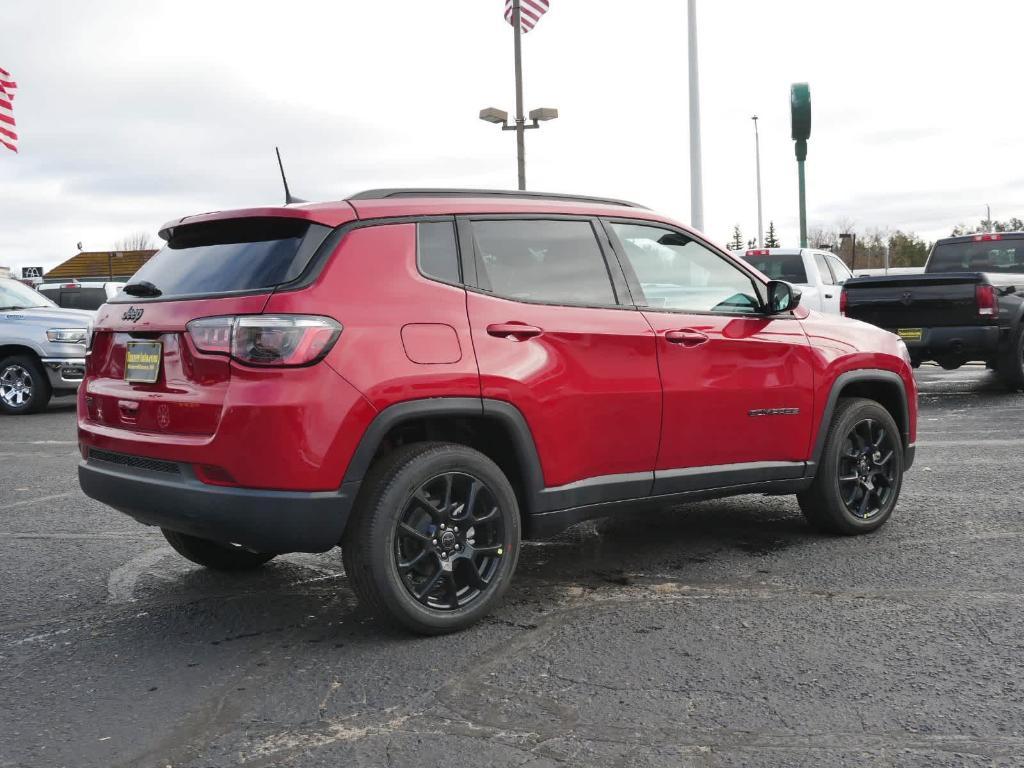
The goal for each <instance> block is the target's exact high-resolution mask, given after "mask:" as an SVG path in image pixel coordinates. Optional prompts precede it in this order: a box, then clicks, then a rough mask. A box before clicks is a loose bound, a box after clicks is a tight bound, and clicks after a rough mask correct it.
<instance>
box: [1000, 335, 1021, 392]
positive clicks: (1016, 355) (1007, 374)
mask: <svg viewBox="0 0 1024 768" xmlns="http://www.w3.org/2000/svg"><path fill="white" fill-rule="evenodd" d="M996 372H997V373H998V374H999V378H1000V379H1002V380H1003V383H1004V384H1005V385H1006V388H1007V389H1009V390H1010V391H1011V392H1016V391H1018V390H1020V389H1024V327H1022V328H1020V329H1019V330H1018V331H1017V332H1016V333H1015V334H1014V336H1013V338H1012V339H1011V340H1010V344H1009V348H1008V349H1007V350H1006V351H1005V352H1004V353H1003V356H1002V359H1001V360H1000V361H999V364H998V366H997V368H996Z"/></svg>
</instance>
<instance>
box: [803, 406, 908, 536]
mask: <svg viewBox="0 0 1024 768" xmlns="http://www.w3.org/2000/svg"><path fill="white" fill-rule="evenodd" d="M902 485H903V435H902V433H901V432H900V430H899V427H897V426H896V421H895V420H894V419H893V417H892V414H890V413H889V411H887V410H886V409H885V407H884V406H882V404H881V403H879V402H877V401H875V400H869V399H867V398H862V397H851V398H840V399H839V401H838V402H837V403H836V407H835V410H834V411H833V412H832V416H831V419H830V420H829V429H828V434H827V436H826V438H825V443H824V446H823V447H822V450H821V454H820V456H819V457H818V460H817V463H816V467H815V475H814V480H813V481H812V483H811V485H810V487H809V488H807V490H805V491H801V492H800V493H798V494H797V501H798V502H799V503H800V510H801V511H802V512H803V513H804V517H806V518H807V521H808V522H809V523H810V524H811V525H812V526H814V527H815V528H818V529H819V530H822V531H826V532H828V533H838V534H842V535H845V536H855V535H857V534H862V533H870V532H871V531H874V530H877V529H878V528H881V527H882V526H883V525H885V523H886V522H887V521H888V519H889V518H890V517H891V516H892V512H893V510H894V509H895V507H896V502H897V501H898V500H899V496H900V489H901V487H902Z"/></svg>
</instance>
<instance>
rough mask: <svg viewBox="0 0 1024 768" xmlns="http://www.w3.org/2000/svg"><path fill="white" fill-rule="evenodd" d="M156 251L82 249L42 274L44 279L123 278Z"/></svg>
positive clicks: (136, 270)
mask: <svg viewBox="0 0 1024 768" xmlns="http://www.w3.org/2000/svg"><path fill="white" fill-rule="evenodd" d="M154 253H156V251H82V252H81V253H78V254H76V255H74V256H72V257H71V258H70V259H68V260H67V261H65V262H64V263H63V264H58V265H57V266H56V267H54V268H53V269H51V270H50V271H49V272H47V273H46V275H45V276H44V277H45V279H46V280H51V279H61V278H66V279H68V280H70V279H72V278H74V279H78V280H84V279H86V278H94V279H103V278H107V279H119V278H120V279H124V278H128V277H131V276H132V275H134V274H135V273H136V272H138V271H139V267H141V266H142V265H143V264H145V263H146V262H147V261H149V258H150V256H152V255H153V254H154Z"/></svg>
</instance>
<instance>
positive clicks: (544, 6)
mask: <svg viewBox="0 0 1024 768" xmlns="http://www.w3.org/2000/svg"><path fill="white" fill-rule="evenodd" d="M549 6H550V2H549V0H519V27H520V29H522V30H523V32H529V31H530V30H531V29H533V28H534V27H535V26H537V22H538V21H540V17H541V16H543V15H544V14H545V13H547V12H548V7H549ZM514 17H515V14H514V12H513V9H512V0H505V21H507V22H508V23H509V24H515V21H514V20H513V19H514Z"/></svg>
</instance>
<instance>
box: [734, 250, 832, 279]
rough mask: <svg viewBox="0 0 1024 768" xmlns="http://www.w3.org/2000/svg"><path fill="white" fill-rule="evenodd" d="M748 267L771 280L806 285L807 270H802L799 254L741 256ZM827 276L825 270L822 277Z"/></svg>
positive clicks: (802, 260)
mask: <svg viewBox="0 0 1024 768" xmlns="http://www.w3.org/2000/svg"><path fill="white" fill-rule="evenodd" d="M742 258H743V260H744V261H746V262H747V263H748V264H749V265H750V266H752V267H753V268H754V269H756V270H757V271H758V272H761V273H762V274H764V275H767V276H768V277H770V278H771V279H772V280H785V281H786V282H787V283H796V284H798V285H807V270H806V269H804V257H803V256H801V255H800V254H799V253H792V254H784V253H775V254H772V255H770V256H743V257H742ZM827 274H828V270H827V269H826V270H825V274H824V275H822V277H824V276H825V275H827Z"/></svg>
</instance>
